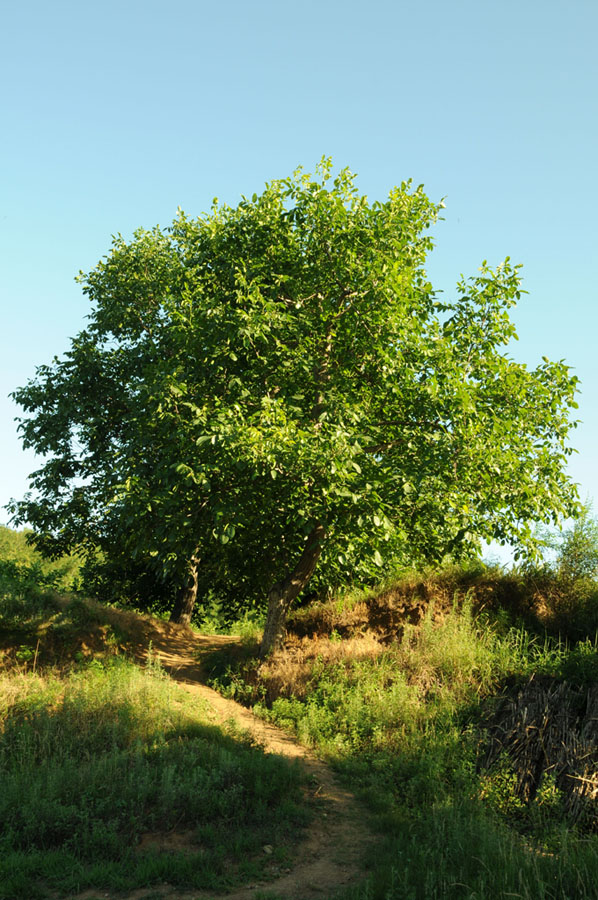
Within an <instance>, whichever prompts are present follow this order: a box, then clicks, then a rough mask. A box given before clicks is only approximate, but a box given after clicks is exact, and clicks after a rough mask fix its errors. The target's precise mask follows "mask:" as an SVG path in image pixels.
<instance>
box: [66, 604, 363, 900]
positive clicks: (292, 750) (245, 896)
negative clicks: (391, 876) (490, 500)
mask: <svg viewBox="0 0 598 900" xmlns="http://www.w3.org/2000/svg"><path fill="white" fill-rule="evenodd" d="M145 624H146V628H145V629H144V641H143V644H145V647H143V644H140V645H139V653H140V655H141V654H142V653H144V654H145V656H146V655H147V648H148V647H149V646H151V649H152V652H153V653H154V654H155V655H156V657H157V659H158V660H159V662H160V664H161V665H162V667H163V668H164V669H165V670H166V671H167V672H168V674H169V675H170V677H171V678H172V679H173V680H174V681H176V682H177V684H178V685H179V686H180V687H181V688H182V689H184V690H185V691H188V692H189V693H190V694H192V695H193V696H196V697H199V698H201V699H202V700H205V701H207V703H208V704H209V707H210V710H211V711H212V715H213V719H214V721H215V722H217V723H218V724H222V723H225V722H230V721H232V722H233V723H234V724H235V726H236V727H238V728H240V729H242V730H244V731H247V732H249V733H250V734H251V735H252V736H253V737H254V738H255V739H256V740H257V741H258V742H259V743H260V744H261V745H262V746H263V747H264V750H265V752H266V753H275V754H279V755H280V756H285V757H287V758H288V759H292V760H299V761H300V765H301V766H302V767H303V769H304V770H305V772H306V773H307V775H308V778H309V783H310V786H311V787H310V791H311V793H312V796H316V797H317V799H318V801H319V802H318V810H317V811H316V813H315V815H314V818H313V820H312V822H311V823H310V825H309V826H308V827H307V829H306V832H305V835H304V837H303V840H302V842H301V844H300V846H299V847H297V848H296V851H295V853H294V857H295V861H294V864H293V868H292V869H291V870H290V871H289V870H286V871H284V873H282V874H280V875H277V876H275V877H274V878H273V879H270V880H268V881H263V882H259V883H253V884H250V885H247V886H245V887H243V888H239V889H235V890H233V891H231V892H230V893H227V894H221V895H215V894H214V893H213V892H212V893H211V892H202V891H193V892H182V893H181V892H180V891H175V890H173V889H167V886H166V885H165V886H164V889H165V892H163V893H162V892H161V891H159V890H157V889H156V888H155V889H154V891H156V893H153V894H152V896H153V897H156V898H157V897H160V898H164V900H200V898H202V900H204V898H205V900H207V898H209V900H253V898H254V897H255V895H256V892H263V893H264V894H267V895H272V897H275V898H277V900H278V898H279V897H280V898H285V900H287V898H288V900H312V898H321V900H323V898H328V897H331V896H333V895H334V894H335V892H337V891H339V890H340V889H341V888H343V887H348V886H350V885H354V884H357V883H359V881H360V880H362V879H363V878H364V874H365V873H364V868H363V857H364V854H365V851H366V850H367V848H368V846H369V845H370V844H371V843H372V842H373V840H374V836H373V834H372V832H371V831H370V830H369V829H368V828H367V826H366V825H365V823H364V819H365V818H366V814H365V811H364V809H363V807H362V806H361V804H360V803H359V802H358V801H357V800H356V799H355V797H354V796H353V794H351V792H350V791H348V790H346V789H345V788H344V787H342V786H341V785H340V784H339V783H338V781H337V779H336V777H335V775H334V774H333V772H332V771H331V770H330V768H329V767H328V766H327V765H326V764H325V763H323V762H322V761H321V760H319V759H318V758H317V757H316V756H315V755H314V754H313V753H312V752H311V751H310V750H309V749H308V748H306V747H304V746H302V745H301V744H300V743H299V742H298V741H297V740H295V739H294V738H293V737H292V736H291V735H289V734H287V733H286V732H284V731H282V730H281V729H280V728H277V727H275V726H274V725H270V724H269V723H267V722H263V721H262V720H261V719H258V718H257V717H256V716H255V715H254V714H253V713H252V712H251V711H250V710H248V709H246V708H245V707H243V706H241V705H240V704H239V703H236V702H235V701H234V700H227V699H226V698H224V697H222V696H221V695H220V694H218V693H217V692H216V691H214V690H212V688H210V687H208V686H207V685H206V684H205V674H204V672H203V670H202V667H201V663H200V662H199V659H200V657H202V656H204V655H206V654H209V653H210V652H211V651H215V650H218V649H222V648H223V647H225V646H227V645H229V646H230V645H231V643H234V642H236V641H237V639H236V638H230V637H222V636H220V635H213V636H207V635H198V634H196V633H194V632H192V631H191V629H188V628H185V627H184V626H176V625H172V624H170V623H163V622H160V621H159V620H156V619H147V620H146V623H145ZM150 641H151V644H150V643H149V642H150ZM142 896H147V890H146V891H145V892H142V891H136V892H135V893H134V894H131V895H129V898H130V900H136V898H141V897H142ZM81 900H83V898H81Z"/></svg>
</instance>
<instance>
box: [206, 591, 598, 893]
mask: <svg viewBox="0 0 598 900" xmlns="http://www.w3.org/2000/svg"><path fill="white" fill-rule="evenodd" d="M511 622H512V619H511V617H510V616H503V615H501V614H500V612H499V614H498V615H495V614H492V615H484V614H482V615H481V616H475V615H474V614H473V612H472V606H471V605H470V604H469V603H467V602H466V603H464V604H455V606H454V608H453V610H452V611H449V612H448V613H447V612H445V613H443V618H442V623H441V624H440V623H439V622H438V621H437V620H435V618H434V616H433V614H432V611H430V613H429V614H428V615H427V616H426V617H425V618H424V620H423V622H422V624H421V625H420V626H419V627H418V628H414V627H408V628H407V629H406V630H405V633H404V635H403V638H402V640H401V641H400V642H396V643H394V644H391V645H388V647H387V648H386V649H383V648H379V649H380V652H377V653H373V654H372V655H371V656H370V657H366V658H363V659H360V660H356V659H352V658H350V657H349V658H340V659H334V660H332V661H331V660H330V657H329V656H328V653H327V648H326V647H325V645H324V644H325V641H328V640H329V638H326V639H321V641H320V643H316V645H315V646H316V649H313V650H311V651H310V652H311V658H309V659H308V660H306V662H305V665H306V666H308V668H309V673H308V678H307V684H306V686H303V684H302V687H301V690H297V691H293V690H292V689H289V688H288V685H287V688H286V690H285V692H284V693H283V694H280V695H279V696H277V697H274V698H273V697H272V685H273V684H275V683H276V669H277V665H279V666H280V667H281V669H283V668H284V666H285V665H287V668H288V663H289V658H288V657H289V654H288V653H287V655H286V656H285V655H284V654H283V655H281V657H280V659H279V662H278V663H277V661H276V657H274V658H273V660H271V661H270V662H269V664H268V665H267V666H265V667H260V666H259V665H257V664H256V661H255V660H251V659H250V660H249V661H247V660H246V661H245V662H244V663H243V662H241V663H240V664H238V665H237V666H236V667H235V665H234V664H231V665H229V667H228V670H227V666H226V664H225V661H224V659H221V660H220V663H219V669H218V675H217V676H216V677H215V682H216V683H218V684H219V685H220V688H221V690H223V691H224V692H225V693H229V694H232V695H234V696H236V697H237V698H239V699H242V700H243V701H244V702H247V703H249V705H253V706H254V709H255V711H256V712H257V713H258V714H259V715H261V716H263V717H264V718H267V719H269V720H270V721H273V722H275V723H277V724H279V725H281V726H283V727H286V728H288V729H290V730H292V731H294V732H295V733H296V734H297V735H298V736H299V738H300V739H301V740H302V741H304V742H306V743H307V744H310V745H312V746H313V747H315V748H316V749H317V750H318V751H319V752H320V753H321V754H322V755H324V756H325V757H326V758H327V759H328V760H329V761H330V762H331V763H332V764H333V765H335V766H336V767H337V769H338V770H339V772H340V773H341V775H342V777H343V778H344V779H345V781H346V782H347V783H348V784H349V785H350V786H351V787H352V788H353V790H354V791H355V792H356V793H358V794H359V795H360V796H361V797H362V799H363V800H364V801H365V802H366V803H367V804H369V806H370V808H371V809H372V810H373V811H374V813H375V820H376V821H377V822H378V826H379V829H380V839H379V842H378V844H377V846H376V848H375V852H374V854H373V856H372V860H371V864H372V872H373V874H372V876H371V878H370V880H369V881H368V882H367V884H366V885H365V886H364V887H362V888H359V889H354V890H353V891H350V892H348V893H347V895H346V896H347V897H351V898H354V900H367V898H371V900H406V898H414V900H416V898H417V900H434V898H444V897H455V898H457V897H458V898H472V900H473V898H484V900H486V898H488V900H489V898H507V897H522V898H526V900H536V898H538V900H548V898H551V900H552V898H554V900H557V898H573V897H575V898H578V897H579V898H588V900H589V898H596V897H598V887H597V885H598V835H597V834H596V828H597V825H598V822H596V821H595V818H594V820H593V821H592V822H589V823H588V822H586V823H585V824H584V827H583V828H582V827H581V825H579V824H578V825H574V824H572V823H570V822H569V821H568V820H567V818H566V815H565V813H564V809H563V803H562V796H561V795H560V792H559V791H558V790H557V789H556V788H555V786H554V784H551V783H550V779H549V778H546V779H545V781H544V782H543V785H542V788H541V790H539V791H538V794H537V796H536V797H535V798H534V801H533V802H532V803H530V804H529V805H526V804H523V803H522V802H521V801H519V800H517V798H516V796H515V791H514V785H515V781H514V778H513V777H512V774H511V772H510V771H509V769H508V766H506V767H505V764H504V760H503V761H502V764H501V765H499V766H496V767H495V768H493V769H491V770H489V771H484V770H482V769H480V766H479V763H480V759H481V751H482V750H483V748H484V741H485V733H484V725H485V721H486V717H487V716H488V715H489V714H490V712H491V710H492V709H493V708H494V705H495V701H494V698H495V697H496V696H498V695H500V694H501V693H502V692H503V691H504V690H513V688H514V686H515V685H517V684H520V683H523V682H524V681H526V679H528V678H529V677H530V676H531V675H532V674H534V675H535V676H536V677H537V676H538V675H544V676H546V677H550V678H555V679H562V678H566V679H567V680H568V681H569V682H570V683H571V684H574V685H581V686H583V685H589V684H592V683H594V682H595V681H596V679H597V677H598V653H597V651H596V644H595V643H594V642H593V641H591V640H585V641H581V642H579V643H578V644H576V645H570V644H567V643H565V642H562V641H559V640H558V638H551V637H548V636H545V635H540V634H539V633H537V632H536V633H534V632H530V631H528V630H526V628H524V627H523V626H521V625H519V626H514V625H512V624H511ZM331 639H332V641H333V642H338V636H337V634H336V633H335V632H334V631H333V632H332V634H331ZM307 646H308V647H309V644H308V645H307ZM318 647H319V648H321V650H320V652H319V653H318V649H317V648H318ZM314 654H315V655H314ZM289 694H290V695H289ZM265 698H268V702H266V699H265ZM343 896H344V895H343Z"/></svg>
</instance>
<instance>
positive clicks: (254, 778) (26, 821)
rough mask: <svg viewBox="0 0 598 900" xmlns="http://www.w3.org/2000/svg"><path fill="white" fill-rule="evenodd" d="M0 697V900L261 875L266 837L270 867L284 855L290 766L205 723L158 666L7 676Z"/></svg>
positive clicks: (294, 776)
mask: <svg viewBox="0 0 598 900" xmlns="http://www.w3.org/2000/svg"><path fill="white" fill-rule="evenodd" d="M0 698H1V699H0V783H1V784H2V791H0V821H1V822H2V832H1V836H0V898H2V900H18V898H23V900H32V898H37V897H40V898H41V897H44V896H46V895H47V894H48V893H49V891H53V892H59V895H60V896H61V897H66V896H68V895H69V894H70V893H72V892H77V891H80V890H82V889H85V888H90V887H94V888H102V889H103V890H109V891H122V890H129V889H132V888H136V887H141V886H146V885H151V884H152V883H155V882H157V881H168V882H169V883H170V884H172V885H175V886H179V887H181V888H182V887H186V888H214V889H216V888H217V889H218V890H221V889H224V888H226V887H229V886H231V885H233V884H235V883H238V882H242V881H245V880H247V879H248V878H255V877H256V876H259V875H260V874H264V868H265V865H266V863H265V857H264V854H263V851H262V847H263V846H264V845H266V844H269V845H271V846H272V847H273V848H275V849H274V854H273V856H272V857H268V860H269V861H270V863H271V862H272V859H274V860H275V861H277V862H278V864H281V862H283V861H284V860H285V859H287V858H288V855H289V853H288V841H289V838H290V837H291V836H292V835H293V833H294V832H295V831H296V830H297V828H299V827H300V826H301V825H302V824H303V823H304V822H305V815H306V814H305V811H304V810H303V808H302V806H301V802H300V797H301V794H300V779H299V773H298V771H297V770H296V769H294V768H292V767H291V766H289V765H287V764H285V762H284V761H283V760H281V759H279V758H276V757H272V756H266V755H264V753H263V752H262V750H261V749H260V748H259V747H256V746H254V745H253V744H252V743H251V741H250V740H249V739H248V738H246V737H245V736H244V735H242V734H238V733H235V732H233V731H230V730H229V731H228V732H226V731H223V730H222V729H220V728H218V727H216V726H214V725H211V724H210V722H209V716H208V715H207V712H206V709H205V708H204V706H203V705H202V704H201V703H199V702H198V701H193V700H192V699H191V698H187V697H186V696H182V695H180V694H179V692H178V691H177V689H176V688H175V687H174V686H173V685H172V683H171V682H170V681H169V680H168V679H167V678H165V677H163V676H161V674H160V672H159V671H156V670H155V667H154V670H153V671H152V667H151V666H150V668H149V669H146V670H140V669H139V668H138V667H136V666H134V665H133V664H132V663H129V662H127V661H126V660H122V659H115V660H113V661H111V662H110V663H108V664H102V663H99V662H96V663H95V664H94V663H92V664H91V665H88V666H85V667H84V668H81V669H80V670H79V671H74V672H72V673H71V674H70V675H69V676H67V677H54V676H52V675H49V674H46V675H44V676H39V675H34V674H25V673H22V672H13V673H5V674H4V675H1V676H0ZM175 832H176V833H177V834H178V835H182V836H183V837H184V841H183V843H182V844H180V845H179V844H173V845H172V846H170V847H169V846H167V847H166V849H164V847H163V845H164V842H165V840H166V844H167V838H168V835H171V834H174V833H175ZM265 874H266V876H267V872H266V873H265Z"/></svg>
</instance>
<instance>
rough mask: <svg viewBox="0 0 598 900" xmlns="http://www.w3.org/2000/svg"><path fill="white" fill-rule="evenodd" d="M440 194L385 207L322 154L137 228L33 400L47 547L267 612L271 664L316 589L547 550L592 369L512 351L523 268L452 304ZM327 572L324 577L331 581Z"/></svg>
mask: <svg viewBox="0 0 598 900" xmlns="http://www.w3.org/2000/svg"><path fill="white" fill-rule="evenodd" d="M440 207H441V204H434V203H432V202H430V200H429V199H428V198H427V197H426V195H425V194H424V192H423V189H422V187H418V188H417V189H413V187H412V185H411V183H403V184H402V185H401V186H400V187H398V188H394V189H393V190H391V192H390V194H389V197H388V200H387V201H386V202H384V203H379V202H375V203H369V202H368V200H367V198H366V197H363V196H360V195H359V194H358V192H357V190H356V188H355V183H354V176H353V175H352V174H351V173H350V172H349V171H348V170H343V171H342V172H340V174H338V175H337V176H336V177H335V178H333V176H332V174H331V164H330V161H328V160H324V161H323V162H322V164H321V165H320V167H319V169H318V173H317V176H316V177H312V176H310V175H307V174H304V173H303V172H302V171H301V170H299V171H298V172H296V173H295V174H294V175H293V177H291V178H289V179H287V180H281V181H274V182H272V183H270V184H268V185H267V186H266V188H265V190H264V192H263V193H262V194H261V195H260V196H256V195H254V196H253V197H252V198H251V199H248V198H243V199H242V201H241V202H240V203H239V205H238V206H237V208H235V209H233V208H230V207H228V206H224V205H218V203H217V201H215V202H214V206H213V208H212V211H211V212H210V213H209V214H206V215H203V216H201V217H199V218H198V219H190V218H188V217H187V216H186V215H184V214H183V213H182V212H179V215H178V217H177V218H176V219H175V221H174V223H173V224H172V226H171V227H170V228H169V229H167V230H165V231H162V230H160V229H158V228H156V229H154V230H152V231H143V230H140V231H138V232H136V234H135V235H134V237H133V239H132V240H130V241H126V240H124V239H123V238H122V237H120V236H119V237H117V238H116V239H115V240H114V242H113V247H112V250H111V252H110V254H109V255H108V256H107V257H105V258H104V259H103V260H102V261H101V262H100V263H99V264H98V265H97V266H96V268H95V269H94V270H93V271H91V272H90V273H89V274H87V275H81V276H80V278H81V283H82V285H83V290H84V292H85V293H86V294H87V295H88V297H89V299H90V300H91V303H92V312H91V314H90V318H89V326H88V327H87V328H86V329H85V330H84V331H82V332H81V333H80V334H79V335H78V336H77V337H76V338H75V339H74V340H73V341H72V346H71V349H70V350H69V352H68V353H67V354H66V355H65V356H64V358H62V359H55V360H54V362H53V363H52V364H51V365H50V366H42V367H40V368H39V369H38V370H37V375H36V378H35V379H33V380H32V381H31V382H29V383H28V384H27V385H26V386H25V387H23V388H21V389H19V390H17V391H16V392H15V394H14V396H15V397H16V399H17V401H18V402H19V403H20V404H21V405H22V407H23V408H24V410H25V411H26V413H27V414H28V415H27V416H26V417H25V418H24V419H23V420H22V421H21V424H20V428H21V431H22V435H23V441H24V445H25V446H26V447H32V448H33V449H35V450H36V451H37V452H38V453H40V454H42V455H43V456H44V457H45V459H44V462H43V465H42V466H41V468H40V469H39V470H38V471H37V472H35V473H33V475H32V476H31V484H32V487H33V489H34V491H35V493H32V494H29V495H28V496H27V497H26V498H25V499H24V500H23V501H21V502H19V503H15V504H14V505H13V511H14V513H15V516H16V521H21V522H23V521H29V522H30V523H31V524H32V525H33V526H34V528H35V529H36V531H37V534H38V538H37V542H38V546H39V547H40V548H42V549H45V551H46V552H49V553H52V552H54V553H56V552H62V551H64V550H65V549H71V548H74V547H77V548H78V549H79V550H80V551H84V552H87V553H88V554H95V553H97V551H98V548H99V549H100V550H101V552H102V553H103V555H104V557H105V558H107V559H108V560H111V561H112V564H113V565H114V564H116V565H122V566H123V567H124V568H126V567H127V565H128V564H129V563H130V564H131V565H133V566H137V567H139V566H141V568H142V569H143V570H144V571H146V572H150V573H152V574H153V576H154V577H155V578H156V579H161V581H162V582H163V583H164V584H168V585H169V590H170V589H171V587H172V585H173V584H174V585H178V592H179V593H178V600H177V603H176V608H175V610H174V612H173V616H174V618H175V619H177V620H179V621H188V620H189V617H190V616H191V614H192V610H193V605H194V603H195V599H196V597H197V595H198V592H199V591H205V590H208V589H209V590H212V591H215V592H216V593H219V595H220V596H226V597H228V598H229V600H230V602H231V603H233V604H235V603H237V604H240V605H241V606H243V605H244V604H249V603H255V602H257V603H263V602H264V600H266V602H267V609H268V614H267V620H266V627H265V633H264V639H263V643H262V652H263V653H266V652H268V651H269V650H270V648H272V647H273V646H275V645H276V644H277V643H278V642H279V640H280V636H281V634H282V630H283V627H284V623H285V619H286V616H287V613H288V610H289V608H290V606H291V604H292V603H293V602H294V600H295V599H296V598H297V596H298V595H299V593H300V592H301V591H302V590H303V589H304V588H305V586H306V584H307V583H308V582H309V581H310V579H312V578H313V579H314V580H317V579H320V581H328V582H332V583H340V582H342V581H343V580H344V581H346V580H348V579H350V578H351V577H355V576H356V574H357V575H359V576H361V577H363V576H364V575H368V574H369V576H371V574H372V571H373V570H376V569H378V568H379V567H380V566H381V565H383V563H384V562H386V563H387V564H389V563H390V562H394V561H397V560H403V561H406V560H411V561H413V560H434V559H439V558H441V557H442V556H443V555H445V554H447V553H451V554H453V555H454V556H458V555H459V554H463V553H468V552H471V551H472V548H475V547H476V546H477V542H478V541H479V540H480V539H482V538H485V539H496V540H499V541H502V542H506V541H510V542H514V543H516V544H517V545H518V546H519V547H521V548H522V551H524V550H525V549H526V548H528V549H529V547H530V546H531V545H532V544H533V532H532V528H531V524H532V523H533V522H536V521H542V520H551V521H556V520H557V519H559V517H560V516H563V515H569V514H570V513H571V512H572V511H573V510H574V508H575V504H576V493H575V489H574V487H573V486H572V485H571V484H570V482H569V481H568V479H567V477H566V474H565V462H566V457H567V454H568V453H569V452H570V450H569V448H568V446H567V436H568V433H569V430H570V429H571V427H572V426H573V425H574V423H573V422H572V421H571V419H570V409H571V408H574V407H575V406H576V404H575V401H574V395H575V390H576V381H577V379H576V378H575V377H572V376H571V375H570V373H569V371H568V369H567V367H566V366H565V365H564V363H563V362H549V361H548V360H547V359H544V360H543V362H542V363H541V364H540V365H539V366H538V367H537V368H536V369H534V370H529V369H528V368H527V367H526V366H525V365H522V364H518V363H516V362H514V361H513V360H512V359H510V358H509V356H508V355H507V354H506V352H505V349H504V348H505V346H506V344H507V343H508V342H509V341H510V339H511V338H513V337H515V332H514V327H513V324H512V323H511V321H510V319H509V308H510V307H511V306H512V305H513V304H514V303H515V302H516V300H517V299H519V297H520V282H519V272H518V267H517V266H512V265H511V263H510V261H509V260H508V259H507V260H506V261H505V262H504V263H503V264H502V265H500V266H499V267H498V268H497V269H496V270H492V269H491V268H489V267H488V266H487V265H486V264H484V265H483V266H482V269H481V271H480V274H478V275H477V276H476V277H474V278H473V279H469V280H468V281H465V280H461V281H460V282H459V284H458V289H457V296H456V299H455V300H453V301H450V302H449V301H445V300H442V299H439V297H438V295H437V294H436V293H435V292H434V289H433V288H432V285H431V284H430V283H429V281H428V278H427V276H426V272H425V269H424V261H425V257H426V254H427V252H428V251H429V250H430V249H431V247H432V240H431V237H430V234H429V231H428V229H429V228H430V226H431V225H432V224H433V223H434V222H435V221H436V219H437V216H438V213H439V210H440ZM312 583H313V581H312Z"/></svg>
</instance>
